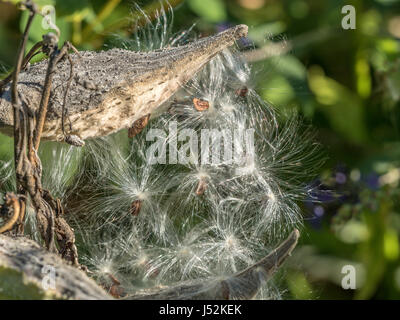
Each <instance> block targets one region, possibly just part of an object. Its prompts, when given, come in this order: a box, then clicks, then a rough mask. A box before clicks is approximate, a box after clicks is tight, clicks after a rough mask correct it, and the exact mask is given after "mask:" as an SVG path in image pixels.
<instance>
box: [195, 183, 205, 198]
mask: <svg viewBox="0 0 400 320" xmlns="http://www.w3.org/2000/svg"><path fill="white" fill-rule="evenodd" d="M206 189H207V182H206V180H205V179H200V181H199V184H198V185H197V189H196V195H198V196H201V195H203V194H204V192H205V191H206Z"/></svg>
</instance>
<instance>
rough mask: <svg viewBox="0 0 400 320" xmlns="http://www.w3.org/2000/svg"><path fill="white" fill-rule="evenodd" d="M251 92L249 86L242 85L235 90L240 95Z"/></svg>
mask: <svg viewBox="0 0 400 320" xmlns="http://www.w3.org/2000/svg"><path fill="white" fill-rule="evenodd" d="M248 92H249V89H248V88H247V87H242V88H239V89H237V90H236V91H235V93H236V95H237V96H239V97H245V96H247V93H248Z"/></svg>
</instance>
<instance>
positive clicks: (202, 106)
mask: <svg viewBox="0 0 400 320" xmlns="http://www.w3.org/2000/svg"><path fill="white" fill-rule="evenodd" d="M193 104H194V107H195V108H196V110H197V111H205V110H207V109H208V108H209V107H210V103H209V102H208V101H207V100H201V99H199V98H193Z"/></svg>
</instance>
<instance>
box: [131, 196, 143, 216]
mask: <svg viewBox="0 0 400 320" xmlns="http://www.w3.org/2000/svg"><path fill="white" fill-rule="evenodd" d="M141 208H142V200H135V201H133V202H132V204H131V211H130V213H131V215H133V216H134V217H137V216H138V215H139V213H140V209H141Z"/></svg>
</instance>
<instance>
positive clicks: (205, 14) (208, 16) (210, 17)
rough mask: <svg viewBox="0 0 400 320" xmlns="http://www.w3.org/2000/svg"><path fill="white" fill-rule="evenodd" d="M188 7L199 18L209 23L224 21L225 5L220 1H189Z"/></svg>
mask: <svg viewBox="0 0 400 320" xmlns="http://www.w3.org/2000/svg"><path fill="white" fill-rule="evenodd" d="M188 5H189V7H190V8H191V9H192V10H193V11H194V12H195V13H196V14H197V15H199V16H200V17H202V18H204V19H205V20H207V21H209V22H222V21H226V19H227V14H226V8H225V4H224V2H223V1H221V0H189V1H188Z"/></svg>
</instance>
